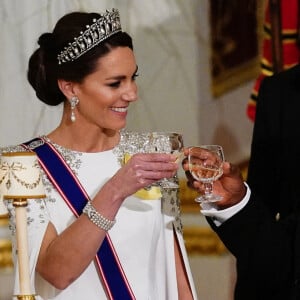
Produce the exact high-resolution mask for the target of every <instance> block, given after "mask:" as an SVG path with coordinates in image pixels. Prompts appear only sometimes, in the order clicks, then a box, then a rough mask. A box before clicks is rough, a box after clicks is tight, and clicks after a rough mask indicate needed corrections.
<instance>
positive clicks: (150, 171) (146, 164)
mask: <svg viewBox="0 0 300 300" xmlns="http://www.w3.org/2000/svg"><path fill="white" fill-rule="evenodd" d="M177 169H178V164H177V163H176V157H175V156H174V155H171V154H166V153H137V154H134V155H132V157H131V158H130V159H129V160H128V162H127V163H126V164H124V165H123V166H122V168H121V169H119V170H118V172H117V173H116V174H115V175H114V176H113V177H112V178H111V179H110V180H109V184H112V185H114V186H116V187H118V189H120V191H119V193H121V194H122V197H124V198H126V197H128V196H130V195H132V194H134V193H135V192H136V191H138V190H139V189H141V188H144V187H147V186H149V185H151V184H153V183H154V182H156V181H158V180H161V179H163V178H170V177H172V176H174V175H175V174H176V171H177Z"/></svg>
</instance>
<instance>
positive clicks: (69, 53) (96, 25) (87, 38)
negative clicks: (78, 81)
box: [57, 8, 122, 65]
mask: <svg viewBox="0 0 300 300" xmlns="http://www.w3.org/2000/svg"><path fill="white" fill-rule="evenodd" d="M86 28H87V29H86V30H85V31H84V32H83V31H81V32H80V35H79V36H78V37H75V38H74V42H71V43H69V44H68V45H67V46H66V47H65V48H64V49H63V50H62V51H61V52H60V53H59V54H58V55H57V60H58V64H59V65H61V64H63V63H66V62H69V61H74V60H76V59H77V58H78V57H80V56H81V55H83V54H84V53H86V52H87V51H89V50H90V49H92V48H93V47H95V46H97V45H98V44H99V43H100V42H102V41H104V40H106V39H107V38H108V37H110V36H111V35H113V34H115V33H117V32H119V31H121V30H122V28H121V22H120V15H119V11H118V10H117V9H114V8H113V9H112V10H111V11H108V10H107V11H106V12H105V13H103V14H101V15H100V18H99V19H93V24H92V25H86Z"/></svg>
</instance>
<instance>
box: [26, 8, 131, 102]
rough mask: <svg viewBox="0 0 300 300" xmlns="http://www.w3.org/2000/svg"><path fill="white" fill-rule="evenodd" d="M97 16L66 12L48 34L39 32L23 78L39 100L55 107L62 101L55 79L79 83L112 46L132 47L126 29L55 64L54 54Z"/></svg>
mask: <svg viewBox="0 0 300 300" xmlns="http://www.w3.org/2000/svg"><path fill="white" fill-rule="evenodd" d="M99 18H100V15H99V14H97V13H84V12H73V13H69V14H67V15H65V16H63V17H62V18H61V19H60V20H59V21H58V22H57V23H56V26H55V28H54V30H53V32H52V33H43V34H42V35H41V36H40V37H39V39H38V44H39V46H40V47H39V48H38V49H37V50H35V52H34V53H33V54H32V55H31V57H30V59H29V64H28V71H27V79H28V81H29V83H30V84H31V86H32V87H33V88H34V90H35V93H36V95H37V97H38V98H39V99H40V100H41V101H42V102H44V103H46V104H48V105H51V106H55V105H58V104H60V103H62V102H63V101H65V100H66V99H65V96H64V94H63V93H62V92H61V91H60V89H59V87H58V84H57V80H58V79H64V80H67V81H73V82H77V83H81V82H82V81H83V79H84V78H85V77H86V76H87V75H89V74H91V73H93V72H94V71H95V69H96V63H97V60H98V59H99V58H100V57H103V56H105V55H106V54H107V53H109V52H110V51H111V50H112V49H113V48H116V47H129V48H130V49H132V50H133V45H132V39H131V37H130V36H129V35H128V34H127V33H126V32H118V33H115V34H114V35H112V36H111V37H109V38H107V39H106V40H104V41H103V42H101V43H99V44H98V45H97V46H95V47H94V48H92V49H90V50H88V51H87V52H86V53H85V54H83V55H82V56H80V57H79V58H77V59H76V60H74V61H70V62H66V63H63V64H61V65H59V64H58V60H57V55H58V54H59V53H60V52H61V51H62V50H63V49H64V47H66V46H67V45H68V43H69V42H73V41H74V37H77V36H79V35H80V32H81V31H84V30H85V29H86V25H89V24H92V22H93V19H99Z"/></svg>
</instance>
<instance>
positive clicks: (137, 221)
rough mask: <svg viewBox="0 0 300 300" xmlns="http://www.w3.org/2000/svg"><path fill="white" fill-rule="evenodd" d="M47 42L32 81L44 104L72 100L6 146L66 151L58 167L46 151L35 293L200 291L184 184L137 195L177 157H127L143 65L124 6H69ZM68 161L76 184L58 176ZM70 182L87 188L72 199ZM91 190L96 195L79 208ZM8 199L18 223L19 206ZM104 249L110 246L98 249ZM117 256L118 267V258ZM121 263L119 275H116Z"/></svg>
mask: <svg viewBox="0 0 300 300" xmlns="http://www.w3.org/2000/svg"><path fill="white" fill-rule="evenodd" d="M38 43H39V45H40V47H39V48H38V49H37V50H36V51H35V52H34V53H33V55H32V56H31V58H30V61H29V69H28V80H29V82H30V84H31V85H32V86H33V88H34V89H35V91H36V95H37V97H38V98H39V99H40V100H41V101H43V102H44V103H46V104H48V105H58V104H60V103H61V102H63V103H64V109H63V115H62V120H61V123H60V124H59V126H58V127H57V128H56V129H55V130H53V131H52V132H51V133H49V134H48V135H47V136H43V137H41V138H37V139H35V140H34V141H30V142H28V143H25V144H23V145H19V146H16V147H8V148H5V149H2V153H3V152H7V151H20V150H21V149H22V150H24V149H27V150H28V149H29V150H32V151H36V152H37V154H38V155H40V150H41V149H45V148H43V147H46V146H47V149H46V151H48V152H46V153H47V155H46V156H50V155H52V154H53V155H54V156H55V157H58V158H59V159H57V160H55V162H57V165H54V167H53V161H51V162H50V163H49V161H48V158H47V157H46V158H41V157H40V159H41V160H43V159H45V161H44V165H45V166H46V167H44V166H43V168H44V174H43V175H44V184H45V187H46V194H47V197H46V198H45V199H40V200H38V201H34V200H32V201H30V203H29V206H28V234H29V251H30V268H31V283H32V285H34V286H35V292H36V294H38V295H39V296H40V297H41V299H63V300H66V299H73V300H74V299H89V300H93V299H106V298H109V299H172V300H173V299H196V294H195V291H194V286H193V282H192V278H191V273H190V269H189V266H188V263H187V256H186V252H185V249H184V244H183V239H182V233H181V231H180V224H178V221H180V220H179V217H178V213H177V212H178V207H177V206H176V203H178V201H174V200H177V199H174V198H176V191H169V192H166V191H162V195H160V196H161V197H157V198H156V199H152V200H151V201H149V200H145V199H141V197H137V194H136V195H135V193H136V192H137V191H139V190H140V189H143V188H145V187H148V186H150V185H151V184H153V183H154V182H156V181H158V180H160V179H162V178H165V177H166V178H168V177H171V176H174V174H175V173H176V170H177V168H178V166H177V164H176V162H175V160H176V157H174V156H172V155H169V154H136V155H133V156H132V157H131V159H130V160H129V161H128V162H127V163H126V164H122V163H121V162H122V158H123V155H124V153H122V149H123V148H124V147H122V145H124V143H126V139H125V138H124V136H125V133H124V132H123V131H122V130H121V129H123V128H124V127H125V126H126V116H127V111H128V107H129V105H130V104H131V102H135V101H136V100H137V86H136V82H135V79H136V77H137V69H138V68H137V64H136V61H135V57H134V53H133V46H132V41H131V38H130V36H129V35H128V34H127V33H125V32H122V31H121V24H120V19H119V13H118V11H117V10H112V11H107V12H106V13H104V14H101V15H99V14H96V13H90V14H89V13H81V12H74V13H70V14H67V15H65V16H64V17H62V18H61V19H60V20H59V21H58V22H57V24H56V26H55V28H54V30H53V32H52V33H45V34H43V35H41V36H40V38H39V41H38ZM43 151H44V150H43ZM61 161H62V162H63V163H62V165H60V164H61ZM47 166H49V168H48V169H47ZM61 167H62V168H63V170H64V169H66V170H68V168H70V169H71V170H72V171H71V172H70V177H74V182H75V184H74V186H71V188H70V185H69V184H66V183H65V182H67V180H69V177H68V176H67V175H66V178H64V179H63V180H61V181H60V180H59V179H57V180H56V176H57V174H55V172H56V171H57V169H59V168H61ZM53 178H54V179H53ZM76 184H77V185H76ZM69 188H70V190H71V192H73V191H74V190H76V191H77V189H78V190H79V192H78V194H76V195H75V196H69V197H68V196H67V197H65V196H64V195H65V194H67V192H66V191H67V189H69ZM61 189H62V190H63V193H61V191H60V190H61ZM81 192H82V193H81ZM146 192H147V189H145V193H146ZM150 192H151V190H150ZM80 193H81V194H80ZM82 195H83V197H85V196H86V198H89V199H88V200H90V201H87V202H86V201H85V203H84V207H81V208H80V209H78V210H77V211H76V209H77V206H78V205H77V204H78V203H77V202H76V201H77V200H78V199H79V198H80V199H81V196H82ZM65 198H67V199H65ZM145 198H146V197H145ZM174 202H176V203H175V204H173V203H174ZM6 204H7V207H8V210H9V211H10V214H11V222H12V228H14V209H13V207H12V204H11V203H10V202H6ZM74 211H75V213H74ZM174 211H175V213H174ZM102 248H105V249H108V250H107V252H108V254H107V253H106V254H103V253H102V254H101V253H100V254H99V252H100V250H102ZM14 252H15V251H14ZM106 255H108V256H106ZM109 255H110V256H112V257H114V258H113V259H112V262H114V261H115V262H116V265H113V264H110V262H109V259H110V258H107V257H110V256H109ZM95 257H96V258H95ZM103 257H104V258H103ZM113 270H117V271H116V275H115V276H116V277H112V276H111V274H112V273H113ZM98 274H100V276H99V275H98ZM16 276H17V274H16ZM116 278H117V279H116ZM117 281H118V282H119V281H120V285H121V287H120V286H119V285H118V284H116V282H117ZM17 282H18V278H17V277H16V283H17ZM123 291H124V293H125V294H126V295H125V294H123ZM18 292H19V291H18V286H17V284H16V287H15V294H18ZM38 299H39V298H38Z"/></svg>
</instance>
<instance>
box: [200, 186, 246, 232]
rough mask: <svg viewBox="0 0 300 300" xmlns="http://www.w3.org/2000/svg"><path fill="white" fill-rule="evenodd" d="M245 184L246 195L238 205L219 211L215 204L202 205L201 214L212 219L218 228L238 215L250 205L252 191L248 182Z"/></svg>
mask: <svg viewBox="0 0 300 300" xmlns="http://www.w3.org/2000/svg"><path fill="white" fill-rule="evenodd" d="M244 184H245V186H246V187H247V191H246V195H245V197H244V198H243V200H242V201H240V202H239V203H238V204H236V205H234V206H231V207H228V208H226V209H222V210H218V208H217V206H216V205H215V204H214V203H201V204H200V206H201V208H202V209H201V213H202V214H203V215H204V216H206V217H211V218H212V219H213V222H214V223H215V225H216V226H220V225H222V223H224V222H225V221H226V220H228V219H229V218H231V217H232V216H233V215H235V214H236V213H238V212H239V211H240V210H241V209H243V208H244V207H245V205H246V204H247V203H248V201H249V199H250V194H251V190H250V188H249V186H248V185H247V183H246V182H244Z"/></svg>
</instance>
